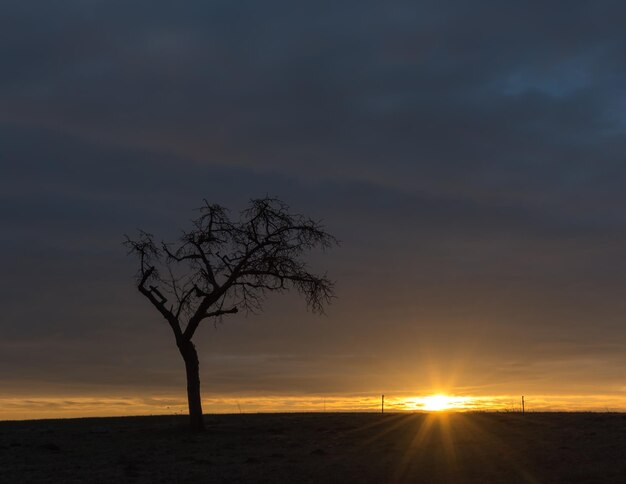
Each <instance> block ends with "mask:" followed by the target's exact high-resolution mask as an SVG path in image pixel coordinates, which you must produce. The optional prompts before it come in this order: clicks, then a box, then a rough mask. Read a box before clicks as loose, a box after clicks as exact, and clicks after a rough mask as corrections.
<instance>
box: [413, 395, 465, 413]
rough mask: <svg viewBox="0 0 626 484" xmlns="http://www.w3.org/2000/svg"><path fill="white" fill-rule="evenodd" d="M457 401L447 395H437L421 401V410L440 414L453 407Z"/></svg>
mask: <svg viewBox="0 0 626 484" xmlns="http://www.w3.org/2000/svg"><path fill="white" fill-rule="evenodd" d="M456 401H457V399H455V398H454V397H449V396H448V395H443V394H438V395H431V396H429V397H424V398H422V399H421V403H422V410H427V411H429V412H440V411H442V410H447V409H449V408H452V407H454V406H455V405H454V404H455V403H456Z"/></svg>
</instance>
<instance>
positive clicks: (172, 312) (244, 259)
mask: <svg viewBox="0 0 626 484" xmlns="http://www.w3.org/2000/svg"><path fill="white" fill-rule="evenodd" d="M198 210H199V213H200V215H199V217H198V218H196V219H195V220H193V221H192V228H191V230H189V231H183V232H182V234H181V236H180V238H179V239H178V241H177V242H176V243H166V242H160V243H155V241H154V237H153V235H152V234H149V233H147V232H144V231H139V235H138V237H137V238H136V239H131V238H130V237H128V236H126V241H125V242H124V244H125V246H126V247H128V249H129V254H132V255H135V256H136V257H138V259H139V270H138V272H137V289H138V290H139V292H140V293H141V294H143V295H144V296H145V297H146V298H147V299H148V300H149V301H150V302H151V303H152V305H153V306H154V307H155V308H156V309H157V310H158V311H159V313H160V314H161V315H162V316H163V317H164V318H165V320H166V321H167V322H168V323H169V326H170V327H171V329H172V331H173V333H174V337H175V340H176V345H177V346H178V350H179V352H180V354H181V356H182V358H183V360H184V362H185V369H186V373H187V398H188V401H189V416H190V423H191V428H192V430H194V431H202V430H203V429H204V421H203V418H202V401H201V396H200V374H199V361H198V354H197V352H196V348H195V345H194V344H193V342H192V339H193V337H194V335H195V334H196V330H197V329H198V327H199V326H200V323H201V322H202V321H204V320H206V319H210V318H213V319H215V318H222V317H223V316H225V315H227V314H234V313H237V312H238V311H239V310H244V311H246V312H252V313H256V312H258V311H260V310H261V309H262V302H263V300H264V299H265V298H266V296H267V295H268V294H269V293H272V292H283V291H287V290H289V289H295V290H296V291H297V292H298V293H300V294H301V295H302V296H304V298H305V299H306V302H307V305H308V307H309V308H310V309H311V310H312V311H313V312H318V313H322V312H323V310H324V306H325V305H326V304H328V303H329V302H330V300H331V299H332V298H333V297H334V291H333V282H332V281H330V280H329V279H328V277H327V276H326V275H325V274H324V275H316V274H313V273H311V272H309V269H308V266H307V264H306V263H305V262H304V260H303V255H304V254H305V253H306V252H308V251H310V250H312V249H315V248H321V249H327V248H330V247H331V246H333V245H336V244H337V240H336V239H335V238H334V237H333V236H332V235H330V234H329V233H327V232H326V231H325V230H324V227H323V226H322V225H321V224H320V223H319V222H317V221H315V220H313V219H310V218H308V217H304V216H303V215H299V214H293V213H291V212H290V211H289V207H288V206H287V205H286V204H285V203H283V202H281V201H280V200H277V199H275V198H269V197H266V198H262V199H256V200H251V201H250V205H249V207H248V208H247V209H246V210H244V211H243V212H241V215H240V218H239V220H237V221H232V220H231V218H230V217H229V212H228V210H226V209H225V208H224V207H222V206H220V205H214V204H209V203H208V202H207V201H206V200H205V201H204V205H203V206H202V207H200V208H199V209H198Z"/></svg>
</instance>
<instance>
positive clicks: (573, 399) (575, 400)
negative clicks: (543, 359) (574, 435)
mask: <svg viewBox="0 0 626 484" xmlns="http://www.w3.org/2000/svg"><path fill="white" fill-rule="evenodd" d="M380 403H381V402H380V396H374V395H371V394H368V395H355V394H352V395H326V396H323V395H310V396H295V395H224V396H214V395H211V396H209V395H206V396H205V397H204V398H203V409H204V412H205V413H207V414H211V413H214V414H218V413H290V412H380ZM422 411H424V412H439V413H441V412H467V411H487V412H489V411H491V412H518V411H521V405H520V397H517V396H512V395H499V396H466V395H464V396H458V395H454V394H446V393H443V392H442V393H433V394H426V395H423V396H415V394H413V395H412V396H407V395H401V394H399V395H393V394H388V395H385V412H386V413H387V412H389V413H406V412H422ZM526 411H530V412H541V411H600V412H606V411H614V412H615V411H617V412H624V411H626V396H621V395H548V396H546V395H543V396H541V395H535V396H527V397H526ZM186 413H187V401H186V399H185V397H184V395H181V394H179V393H175V394H170V393H168V394H150V395H145V394H144V395H137V396H130V395H128V394H127V395H110V394H109V395H76V394H74V395H21V396H20V395H15V396H11V397H8V396H0V420H30V419H41V418H75V417H106V416H131V415H174V414H179V415H180V414H186Z"/></svg>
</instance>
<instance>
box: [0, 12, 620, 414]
mask: <svg viewBox="0 0 626 484" xmlns="http://www.w3.org/2000/svg"><path fill="white" fill-rule="evenodd" d="M418 3H419V5H418ZM441 3H442V2H392V3H391V4H382V3H380V2H368V1H359V2H340V3H338V2H314V3H310V4H307V5H304V4H298V3H297V2H273V1H269V2H226V1H224V2H207V1H202V2H201V1H188V2H184V3H183V4H181V3H174V2H165V1H150V2H148V1H134V2H118V1H106V2H105V1H97V0H91V1H82V0H81V1H79V0H75V1H69V0H65V1H63V0H62V1H58V2H48V1H40V2H37V1H31V2H23V1H6V2H3V5H2V7H0V32H1V39H2V42H0V61H2V74H1V75H0V169H1V175H2V176H0V217H1V218H0V219H1V220H2V226H3V230H2V232H1V233H0V248H1V249H2V250H1V255H0V264H1V266H0V267H2V272H3V277H2V280H1V281H0V304H1V307H2V308H3V309H2V315H1V316H0V331H2V335H3V337H2V339H1V340H0V386H1V388H2V390H1V392H2V394H0V396H5V397H8V396H11V395H25V394H33V395H36V394H41V395H63V394H67V393H71V394H94V395H96V394H98V395H104V394H107V393H116V392H117V393H125V394H133V392H137V393H141V394H142V395H144V394H149V393H150V392H158V391H164V390H168V391H172V392H176V391H178V390H179V389H180V390H181V391H182V388H183V378H184V375H183V372H182V368H183V367H182V363H181V362H180V361H179V356H178V355H177V354H176V349H175V346H174V344H173V341H172V337H171V335H170V334H169V333H168V329H167V328H166V325H165V324H164V323H163V322H162V321H160V320H159V317H158V315H157V314H156V312H155V311H154V310H153V309H152V308H151V307H149V305H148V303H147V302H145V301H143V300H142V299H141V297H140V296H139V295H138V294H137V293H136V292H135V290H134V288H133V285H132V276H133V274H134V271H135V267H134V264H133V261H132V260H130V259H127V258H126V256H125V253H124V250H123V248H122V247H121V240H122V236H123V234H124V233H132V232H133V231H134V230H135V229H136V228H138V227H141V228H145V229H146V230H149V231H151V232H153V233H155V234H157V235H162V236H163V237H165V238H171V237H174V236H176V234H177V233H178V230H179V229H181V228H185V225H186V223H187V221H188V220H189V219H190V218H191V217H192V216H193V213H192V209H193V208H194V207H196V206H198V205H199V204H200V202H201V200H202V199H203V198H207V199H209V200H210V201H214V202H218V203H222V204H224V205H227V206H229V207H232V208H233V210H235V211H236V210H238V209H240V208H243V207H244V206H245V203H246V201H247V200H248V199H249V198H252V197H259V196H264V195H266V194H270V195H275V196H278V197H280V198H282V199H284V200H285V201H287V202H288V203H289V204H290V205H291V206H292V207H293V208H294V209H295V210H297V211H299V212H304V213H306V214H309V215H311V216H313V217H315V218H321V219H324V221H325V223H326V226H327V227H328V229H329V230H330V231H331V232H332V233H334V234H335V235H336V236H337V237H338V238H339V239H341V241H342V246H341V248H339V249H337V250H335V251H333V252H332V253H329V254H327V255H326V256H325V257H316V258H315V261H314V265H315V267H317V268H319V269H328V271H329V274H330V275H331V276H332V277H333V278H334V279H336V280H337V289H338V296H339V298H338V299H337V301H336V302H335V303H334V304H333V305H332V306H331V308H330V309H329V311H328V315H327V316H326V317H323V318H319V317H317V316H313V315H310V314H308V313H306V311H305V307H304V304H303V303H302V302H300V301H298V300H297V299H296V298H292V297H289V296H287V297H277V298H272V300H271V301H270V302H269V303H268V306H267V310H266V312H265V313H264V314H263V315H260V316H255V317H248V318H244V317H243V316H241V315H237V316H236V317H232V318H230V319H228V320H226V321H225V322H224V324H222V325H220V326H218V328H217V329H215V328H214V327H213V326H211V325H206V327H205V328H204V329H203V330H202V331H201V332H200V334H198V338H197V339H198V342H197V344H198V346H199V349H200V350H201V352H202V355H201V365H202V366H201V368H202V372H203V384H204V389H205V391H206V392H210V393H212V394H215V395H226V394H237V393H241V394H259V395H278V394H280V395H287V394H325V393H328V394H341V393H345V394H356V393H368V392H372V393H375V394H378V393H381V391H390V392H392V391H396V392H406V393H410V392H416V393H419V392H426V393H427V392H430V391H431V390H433V389H444V390H448V391H456V392H461V393H463V392H465V393H468V394H487V395H498V394H514V395H517V394H522V393H525V394H531V393H536V394H543V395H545V394H550V393H554V394H561V395H565V394H570V395H573V394H576V395H580V394H602V395H613V396H618V397H624V398H625V402H626V384H625V383H624V382H625V381H626V356H625V355H626V351H625V350H626V325H624V320H625V317H626V303H625V302H624V301H625V299H624V290H625V288H626V284H625V283H626V190H624V186H625V185H626V163H624V154H625V153H626V131H625V128H626V125H625V121H626V118H625V116H624V112H625V108H626V87H625V86H626V61H625V60H624V59H626V56H624V52H625V51H626V33H625V32H624V28H623V19H624V18H625V16H626V6H622V2H617V1H615V2H609V1H604V2H603V1H598V2H594V3H593V5H592V4H590V3H589V2H572V1H567V2H523V3H519V4H517V5H511V4H509V3H502V2H495V1H494V2H490V1H473V2H446V6H445V7H444V6H442V5H441ZM624 408H626V403H625V404H624ZM0 417H2V415H1V414H0Z"/></svg>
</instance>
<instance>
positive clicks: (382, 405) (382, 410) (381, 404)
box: [380, 395, 385, 413]
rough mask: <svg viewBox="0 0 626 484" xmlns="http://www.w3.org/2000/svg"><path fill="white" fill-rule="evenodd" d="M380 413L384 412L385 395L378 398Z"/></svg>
mask: <svg viewBox="0 0 626 484" xmlns="http://www.w3.org/2000/svg"><path fill="white" fill-rule="evenodd" d="M380 413H385V395H381V398H380Z"/></svg>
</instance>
